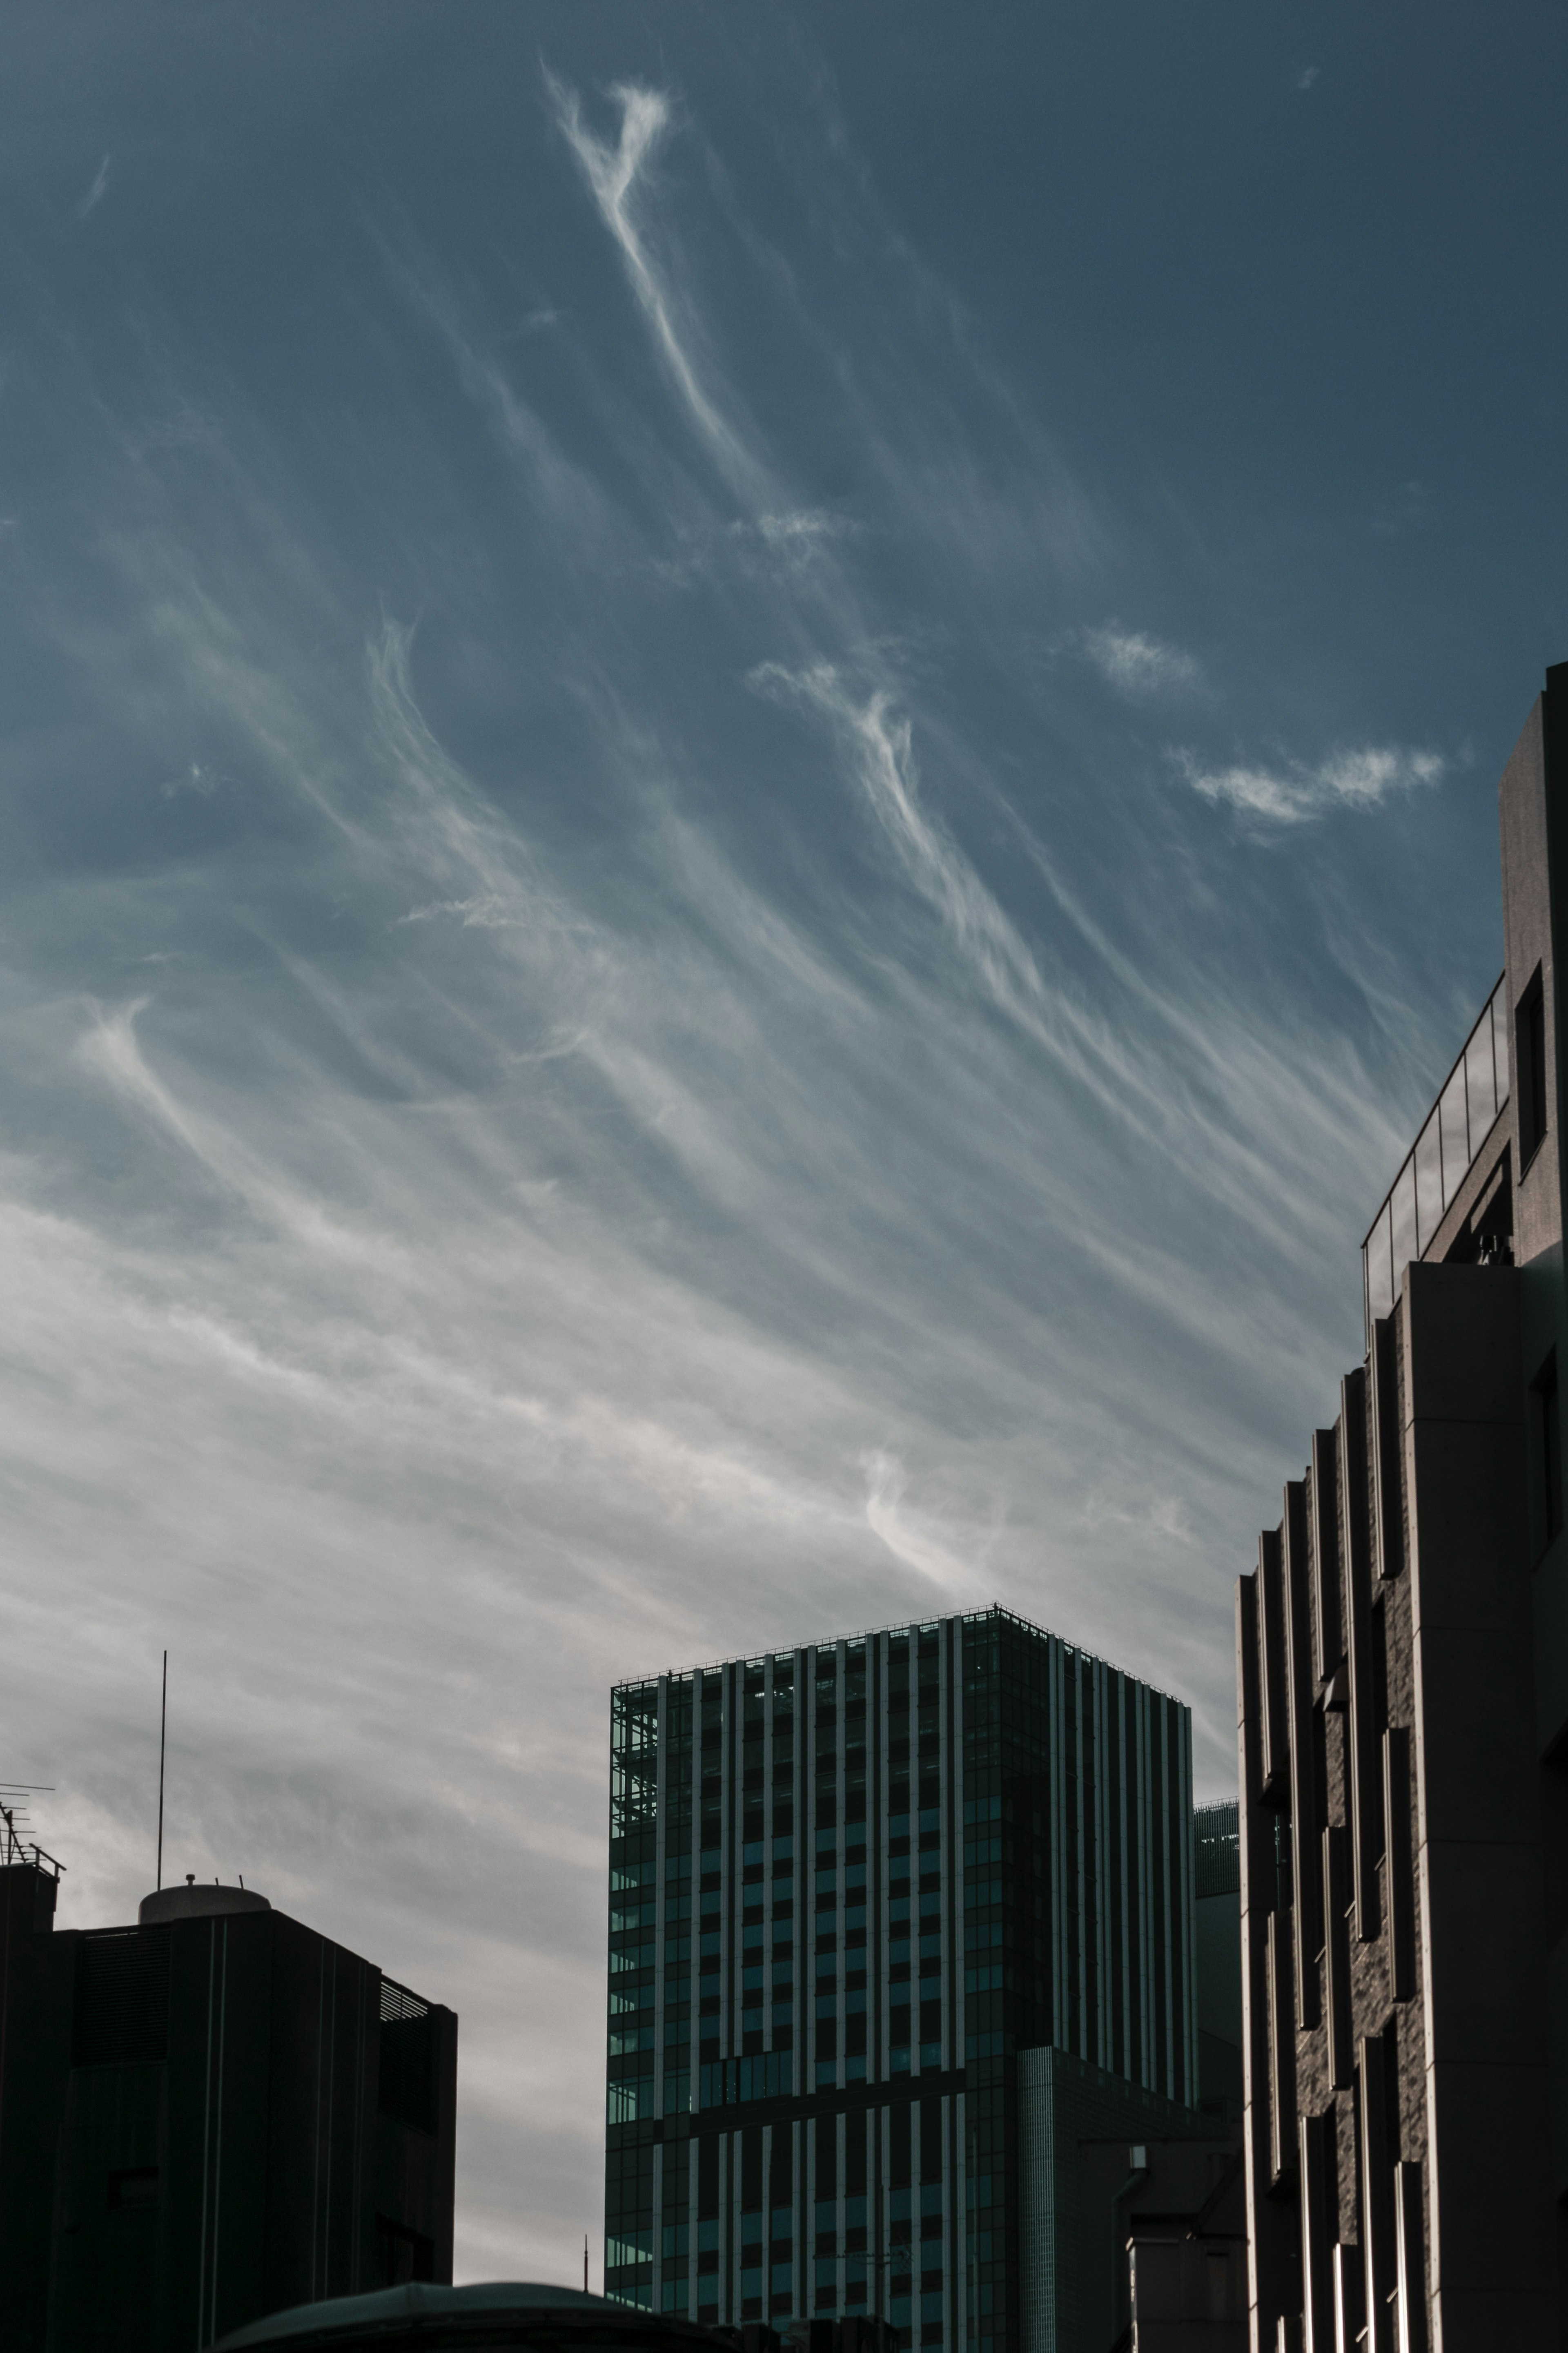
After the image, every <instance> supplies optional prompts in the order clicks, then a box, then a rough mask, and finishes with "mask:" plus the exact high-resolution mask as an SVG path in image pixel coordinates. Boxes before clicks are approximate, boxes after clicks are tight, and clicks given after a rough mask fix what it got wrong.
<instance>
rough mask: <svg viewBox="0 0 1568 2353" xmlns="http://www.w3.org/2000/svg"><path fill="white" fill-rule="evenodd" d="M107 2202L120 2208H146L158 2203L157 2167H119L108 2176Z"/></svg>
mask: <svg viewBox="0 0 1568 2353" xmlns="http://www.w3.org/2000/svg"><path fill="white" fill-rule="evenodd" d="M109 2202H110V2206H112V2207H114V2208H116V2209H117V2210H118V2209H121V2208H146V2207H148V2206H156V2204H157V2203H158V2168H157V2167H156V2166H155V2165H132V2166H124V2167H121V2169H120V2170H119V2171H118V2172H115V2173H111V2174H110V2177H109Z"/></svg>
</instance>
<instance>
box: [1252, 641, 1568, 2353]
mask: <svg viewBox="0 0 1568 2353" xmlns="http://www.w3.org/2000/svg"><path fill="white" fill-rule="evenodd" d="M1500 816H1501V831H1502V879H1503V892H1502V897H1503V933H1504V942H1505V948H1506V956H1507V962H1506V968H1505V970H1504V973H1503V976H1502V978H1501V980H1500V982H1499V983H1498V985H1497V987H1496V989H1495V990H1494V991H1493V993H1492V995H1491V997H1489V1001H1488V1002H1487V1004H1486V1005H1485V1006H1484V1007H1483V1008H1482V1009H1481V1012H1480V1016H1479V1019H1478V1020H1477V1021H1476V1023H1475V1025H1474V1027H1473V1029H1471V1031H1470V1034H1469V1036H1468V1038H1467V1039H1465V1040H1464V1043H1463V1047H1462V1050H1461V1052H1460V1054H1459V1057H1458V1060H1457V1061H1456V1063H1455V1064H1454V1067H1453V1069H1452V1071H1450V1072H1449V1074H1448V1076H1447V1080H1446V1081H1445V1082H1444V1084H1443V1085H1442V1087H1441V1089H1440V1090H1439V1091H1438V1094H1437V1099H1436V1103H1434V1105H1433V1108H1432V1111H1431V1113H1430V1116H1429V1117H1428V1118H1427V1119H1426V1121H1425V1122H1424V1123H1423V1124H1422V1127H1421V1129H1420V1133H1419V1134H1418V1135H1417V1137H1416V1139H1415V1145H1413V1147H1412V1149H1411V1152H1410V1154H1409V1156H1408V1157H1407V1158H1406V1160H1405V1165H1404V1166H1403V1167H1402V1168H1401V1169H1400V1171H1399V1173H1398V1176H1396V1178H1395V1180H1394V1185H1393V1187H1392V1188H1391V1190H1390V1193H1389V1195H1388V1198H1386V1200H1385V1201H1384V1204H1383V1206H1382V1208H1380V1209H1379V1211H1378V1213H1377V1216H1376V1217H1375V1218H1374V1219H1373V1223H1372V1228H1371V1230H1370V1232H1369V1233H1368V1235H1367V1239H1366V1242H1365V1245H1364V1247H1363V1298H1364V1303H1365V1318H1366V1322H1365V1347H1366V1353H1365V1356H1364V1360H1363V1363H1362V1364H1360V1365H1358V1366H1355V1367H1354V1368H1353V1369H1352V1371H1350V1372H1349V1373H1347V1374H1346V1376H1345V1377H1344V1379H1343V1381H1342V1383H1341V1386H1340V1394H1339V1400H1338V1403H1339V1412H1338V1415H1337V1418H1336V1419H1334V1421H1333V1424H1332V1426H1331V1428H1325V1429H1322V1430H1317V1431H1316V1432H1314V1434H1313V1436H1312V1440H1311V1447H1310V1463H1309V1464H1308V1466H1307V1467H1306V1469H1305V1471H1304V1472H1303V1475H1302V1476H1301V1477H1300V1479H1299V1480H1293V1481H1291V1482H1289V1484H1288V1485H1287V1486H1286V1487H1285V1490H1284V1499H1283V1511H1282V1514H1281V1517H1280V1521H1279V1525H1278V1527H1276V1528H1274V1529H1271V1530H1270V1531H1268V1533H1267V1534H1266V1535H1264V1536H1263V1538H1262V1540H1261V1546H1260V1551H1259V1557H1258V1568H1257V1570H1256V1572H1255V1573H1254V1574H1253V1575H1251V1576H1249V1577H1244V1578H1243V1579H1242V1581H1241V1585H1240V1588H1239V1593H1238V1607H1237V1683H1238V1698H1239V1704H1240V1768H1241V1830H1242V1837H1241V1852H1242V1920H1243V1936H1244V1969H1245V1984H1246V1992H1247V2027H1246V2034H1245V2038H1244V2042H1245V2052H1246V2063H1247V2110H1246V2164H1247V2203H1248V2221H1247V2228H1248V2239H1249V2264H1250V2282H1249V2295H1250V2303H1251V2341H1252V2344H1253V2347H1254V2348H1258V2353H1261V2349H1262V2348H1274V2347H1275V2346H1276V2345H1277V2344H1278V2345H1292V2346H1300V2347H1302V2348H1311V2353H1321V2348H1326V2347H1329V2346H1336V2347H1346V2346H1351V2345H1355V2346H1358V2347H1361V2348H1364V2353H1395V2348H1397V2353H1428V2348H1430V2353H1436V2348H1441V2353H1468V2348H1476V2353H1481V2348H1486V2353H1492V2348H1497V2347H1500V2346H1509V2347H1513V2346H1520V2347H1524V2346H1530V2347H1537V2346H1539V2347H1543V2348H1544V2347H1549V2346H1561V2345H1563V2343H1564V2342H1565V2341H1568V2297H1565V2293H1564V2282H1565V2281H1568V2206H1565V2204H1564V2200H1565V2198H1568V2073H1565V2072H1564V2068H1563V2053H1564V2052H1568V1542H1565V1540H1564V1537H1563V1473H1562V1420H1561V1407H1560V1402H1559V1371H1558V1368H1559V1365H1560V1362H1562V1361H1563V1351H1564V1350H1565V1349H1568V1296H1565V1293H1564V1284H1563V1177H1564V1166H1565V1164H1564V1161H1563V1155H1562V1152H1561V1148H1560V1145H1559V1136H1560V1134H1561V1129H1562V1120H1563V1109H1564V1103H1563V1056H1562V1048H1561V1043H1560V1041H1561V1039H1562V1038H1563V1029H1562V1026H1561V1020H1562V1006H1561V991H1560V989H1559V987H1558V976H1559V975H1560V974H1562V973H1563V972H1564V970H1565V969H1568V966H1565V963H1564V955H1563V952H1562V951H1560V949H1559V945H1558V943H1559V940H1560V938H1562V936H1563V924H1564V921H1565V919H1568V665H1564V666H1563V667H1561V668H1558V669H1555V670H1549V671H1548V673H1547V691H1546V692H1545V693H1544V694H1543V695H1542V698H1541V700H1540V701H1539V702H1537V704H1536V706H1535V708H1534V710H1533V711H1532V712H1531V716H1530V720H1529V722H1528V723H1527V725H1526V727H1525V730H1524V733H1523V734H1522V736H1521V738H1520V742H1519V744H1518V747H1517V748H1516V750H1515V752H1514V754H1513V756H1512V758H1511V759H1510V762H1509V765H1508V767H1507V769H1506V771H1505V772H1504V775H1503V777H1502V781H1501V785H1500ZM1564 945H1565V947H1568V943H1564ZM1347 1272H1348V1270H1347Z"/></svg>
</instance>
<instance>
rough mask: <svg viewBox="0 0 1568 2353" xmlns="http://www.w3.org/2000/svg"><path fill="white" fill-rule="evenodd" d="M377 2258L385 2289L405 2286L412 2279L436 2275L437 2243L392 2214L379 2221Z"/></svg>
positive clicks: (376, 2230) (377, 2227)
mask: <svg viewBox="0 0 1568 2353" xmlns="http://www.w3.org/2000/svg"><path fill="white" fill-rule="evenodd" d="M375 2259H376V2268H377V2269H378V2271H379V2272H380V2274H381V2280H382V2284H383V2286H384V2287H402V2286H403V2285H404V2284H405V2282H407V2281H410V2280H434V2278H435V2276H436V2243H435V2241H434V2240H433V2239H428V2238H426V2235H425V2233H424V2232H423V2231H412V2230H410V2229H409V2227H408V2225H407V2223H406V2222H400V2221H397V2220H396V2218H395V2216H393V2215H391V2214H378V2215H377V2216H376V2218H375Z"/></svg>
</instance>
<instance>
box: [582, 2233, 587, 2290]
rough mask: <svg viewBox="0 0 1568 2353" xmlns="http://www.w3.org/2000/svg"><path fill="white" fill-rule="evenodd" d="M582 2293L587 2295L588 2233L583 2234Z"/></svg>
mask: <svg viewBox="0 0 1568 2353" xmlns="http://www.w3.org/2000/svg"><path fill="white" fill-rule="evenodd" d="M583 2293H584V2295H587V2293H588V2233H587V2232H586V2231H584V2233H583Z"/></svg>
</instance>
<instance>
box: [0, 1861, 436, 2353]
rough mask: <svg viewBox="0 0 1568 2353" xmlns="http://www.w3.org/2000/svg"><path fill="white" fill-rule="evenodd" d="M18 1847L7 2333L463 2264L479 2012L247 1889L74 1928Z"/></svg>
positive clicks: (177, 2340)
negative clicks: (459, 2156) (462, 2221)
mask: <svg viewBox="0 0 1568 2353" xmlns="http://www.w3.org/2000/svg"><path fill="white" fill-rule="evenodd" d="M54 1915H55V1881H54V1879H53V1877H52V1876H51V1875H50V1873H49V1872H48V1871H47V1869H45V1868H43V1867H42V1865H41V1863H40V1862H36V1861H29V1862H11V1863H9V1864H8V1865H6V1866H5V1868H0V2282H3V2283H4V2285H3V2288H0V2295H3V2296H4V2306H5V2317H4V2327H3V2329H0V2341H3V2342H4V2344H5V2348H6V2353H191V2348H201V2347H204V2346H207V2345H210V2344H211V2343H212V2342H213V2340H214V2339H215V2338H216V2337H219V2336H221V2335H222V2334H223V2333H224V2332H225V2331H226V2330H227V2329H231V2328H233V2327H237V2326H238V2325H239V2324H240V2323H242V2322H245V2321H249V2320H253V2319H255V2318H257V2317H258V2316H261V2315H263V2314H266V2313H268V2312H273V2311H277V2310H279V2308H281V2307H283V2306H289V2305H295V2304H300V2303H304V2302H307V2301H309V2300H310V2299H311V2298H314V2297H318V2296H327V2295H338V2294H341V2293H343V2292H346V2291H350V2290H353V2289H356V2288H362V2287H368V2286H371V2285H375V2284H384V2283H389V2282H395V2281H398V2280H407V2279H422V2280H432V2281H440V2280H449V2279H450V2278H451V2275H452V2186H453V2149H454V2112H455V2104H456V2092H457V2057H458V2047H457V2039H458V2021H457V2019H456V2018H455V2016H454V2015H453V2013H452V2012H451V2011H450V2010H442V2009H439V2008H437V2007H436V2006H434V2005H432V2004H431V2003H428V2002H426V2001H424V2000H421V1999H420V1997H419V1996H418V1995H416V1994H412V1993H410V1992H409V1991H408V1990H407V1989H406V1988H405V1987H403V1986H399V1985H395V1984H394V1983H393V1981H392V1980H391V1979H390V1978H384V1977H383V1975H382V1973H381V1971H380V1970H379V1969H378V1968H376V1967H375V1965H374V1963H373V1962H370V1961H364V1960H361V1959H360V1958H359V1957H358V1956H357V1955H355V1954H353V1953H350V1952H347V1951H345V1950H344V1948H343V1947H342V1946H341V1945H335V1944H333V1943H332V1942H331V1940H330V1939H329V1938H327V1937H325V1936H317V1935H316V1934H315V1933H314V1931H313V1930H311V1929H310V1928H306V1927H303V1926H301V1925H300V1923H299V1922H298V1921H297V1920H290V1919H289V1918H287V1917H286V1916H285V1915H283V1914H282V1913H279V1912H274V1911H273V1910H271V1908H270V1907H269V1906H268V1904H267V1902H266V1900H265V1898H263V1897H262V1896H260V1895H258V1894H254V1893H247V1891H246V1890H244V1889H243V1888H237V1887H235V1888H231V1887H218V1886H212V1887H198V1886H195V1885H194V1884H187V1885H186V1886H184V1887H177V1888H166V1889H164V1890H163V1894H159V1895H150V1896H149V1897H147V1899H146V1901H145V1902H144V1903H143V1904H142V1907H141V1917H140V1920H139V1922H138V1925H137V1926H135V1927H127V1928H100V1929H87V1930H83V1929H57V1928H56V1927H55V1925H54Z"/></svg>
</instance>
